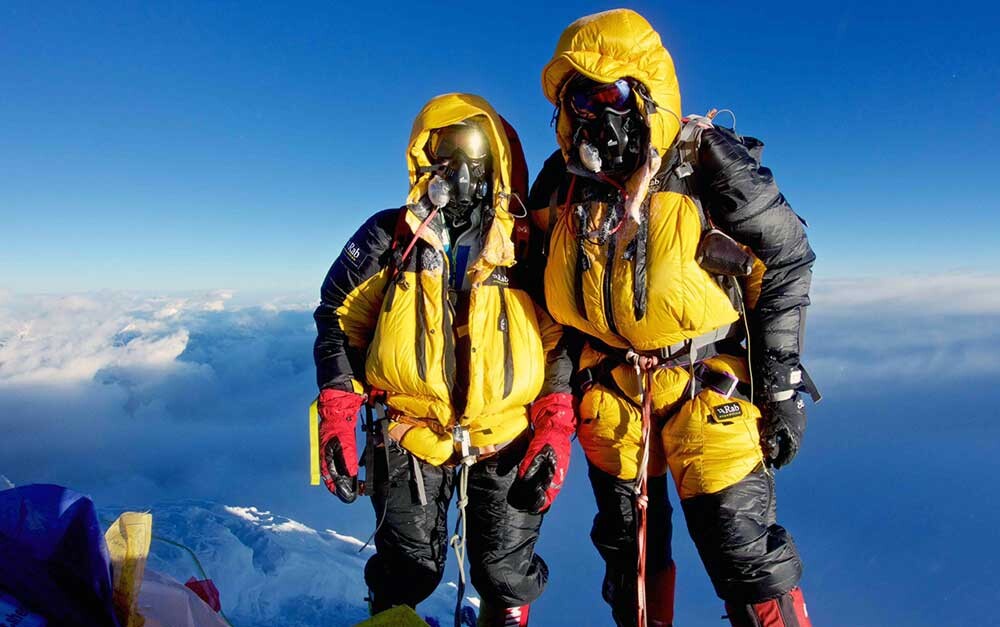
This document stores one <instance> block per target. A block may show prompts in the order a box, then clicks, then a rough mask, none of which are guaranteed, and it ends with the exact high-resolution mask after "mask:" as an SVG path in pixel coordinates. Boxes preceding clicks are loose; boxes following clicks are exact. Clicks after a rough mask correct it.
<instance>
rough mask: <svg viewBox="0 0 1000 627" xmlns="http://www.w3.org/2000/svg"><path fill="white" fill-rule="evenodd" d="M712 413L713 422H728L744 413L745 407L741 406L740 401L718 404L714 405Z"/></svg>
mask: <svg viewBox="0 0 1000 627" xmlns="http://www.w3.org/2000/svg"><path fill="white" fill-rule="evenodd" d="M712 414H713V415H712V416H711V418H712V422H721V423H723V424H728V423H729V422H731V421H733V420H734V419H736V418H739V417H740V416H742V415H743V408H742V407H740V404H739V403H726V404H725V405H716V406H715V407H713V408H712Z"/></svg>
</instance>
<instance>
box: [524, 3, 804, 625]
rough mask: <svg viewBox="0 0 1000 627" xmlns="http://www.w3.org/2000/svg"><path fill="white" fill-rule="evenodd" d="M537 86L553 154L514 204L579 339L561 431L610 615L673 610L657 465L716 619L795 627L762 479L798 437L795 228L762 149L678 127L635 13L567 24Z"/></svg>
mask: <svg viewBox="0 0 1000 627" xmlns="http://www.w3.org/2000/svg"><path fill="white" fill-rule="evenodd" d="M542 84H543V89H544V92H545V96H546V97H547V98H548V99H549V100H550V101H551V102H552V103H553V104H554V105H555V106H556V108H557V109H556V116H557V117H556V121H557V129H556V135H557V139H558V142H559V150H558V151H557V152H556V153H555V154H553V156H552V157H551V158H549V160H548V161H547V162H546V163H545V167H544V168H543V170H542V172H541V174H540V175H539V176H538V178H537V179H536V181H535V184H534V185H533V187H532V192H531V196H530V199H529V209H531V212H532V218H533V221H534V222H535V223H536V225H537V226H538V227H540V228H541V229H542V230H543V231H545V232H546V233H547V242H546V246H545V248H546V250H547V258H546V267H545V278H544V282H545V299H546V303H547V307H548V311H549V313H550V314H551V315H552V316H553V317H554V318H555V319H556V320H557V321H558V322H560V323H562V324H563V325H565V327H566V328H567V333H569V331H568V329H570V328H572V329H573V330H574V332H575V334H576V335H578V336H579V337H580V338H581V339H580V340H579V341H578V342H576V343H575V344H576V345H577V346H578V348H577V349H575V350H574V352H575V353H576V354H577V355H578V358H577V373H576V387H577V390H578V394H579V395H580V406H579V418H580V424H579V430H578V433H579V439H580V443H581V445H582V446H583V449H584V451H585V453H586V455H587V461H588V463H589V466H590V470H589V474H590V480H591V484H592V486H593V490H594V495H595V497H596V500H597V507H598V513H597V516H596V518H595V519H594V526H593V531H592V534H591V536H592V539H593V541H594V544H595V545H596V547H597V549H598V551H599V552H600V554H601V556H602V557H603V559H604V561H605V564H606V574H605V579H604V586H603V596H604V599H605V600H606V601H607V602H608V603H609V604H610V605H611V608H612V614H613V617H614V619H615V622H616V623H617V624H618V625H620V626H631V625H636V624H640V625H641V626H642V627H645V625H646V624H648V625H657V626H663V625H669V624H671V622H672V620H673V590H674V565H673V562H672V560H671V554H670V536H671V522H670V516H671V509H670V505H669V503H668V501H667V492H666V483H665V474H666V472H667V471H668V470H669V471H670V473H671V475H672V477H673V480H674V483H675V485H676V487H677V491H678V494H679V496H680V501H681V506H682V508H683V510H684V516H685V518H686V520H687V527H688V530H689V532H690V534H691V537H692V539H693V540H694V542H695V545H696V546H697V548H698V551H699V554H700V556H701V558H702V561H703V563H704V565H705V568H706V570H707V571H708V574H709V576H710V577H711V579H712V582H713V584H714V586H715V590H716V592H717V594H718V595H719V597H721V598H722V599H723V600H724V601H725V605H726V610H727V614H728V616H729V619H730V621H731V622H732V624H733V625H735V626H737V627H762V626H763V627H779V626H780V627H793V626H795V627H808V625H809V618H808V615H807V614H806V610H805V603H804V600H803V596H802V592H801V590H800V589H799V587H798V583H799V578H800V575H801V571H802V566H801V561H800V559H799V555H798V552H797V550H796V547H795V545H794V544H793V543H792V539H791V536H790V535H789V534H788V533H787V532H786V531H785V529H784V528H782V527H781V526H780V525H778V524H777V521H776V520H775V499H774V496H775V492H774V478H773V473H772V470H771V469H772V468H777V467H780V466H782V465H784V464H787V463H788V462H789V461H791V459H792V457H794V455H795V453H796V451H797V450H798V447H799V444H800V442H801V439H802V435H803V432H804V429H805V412H804V409H803V403H802V401H801V400H800V399H799V397H798V392H799V390H800V389H806V388H808V387H809V385H808V384H809V381H808V375H806V374H805V373H804V371H803V370H802V368H801V364H800V363H799V358H800V351H801V346H802V339H801V335H802V332H803V328H804V320H805V317H804V316H805V311H804V310H805V307H806V305H807V304H808V302H809V300H808V292H809V283H810V275H811V270H810V267H811V265H812V262H813V259H814V255H813V252H812V250H811V249H810V247H809V243H808V241H807V239H806V235H805V231H804V229H803V223H802V222H800V220H799V218H798V216H797V215H796V214H795V213H794V212H793V211H792V209H791V207H789V206H788V204H787V203H786V202H785V199H784V197H783V196H782V195H781V193H780V192H779V191H778V189H777V187H776V186H775V184H774V180H773V178H772V176H771V172H770V171H769V170H768V169H767V168H764V167H762V166H761V165H760V162H759V157H760V149H761V147H762V144H760V142H758V141H756V140H753V139H751V138H747V137H740V136H738V135H736V134H735V133H734V132H732V131H730V130H728V129H724V128H722V127H716V126H715V125H714V124H713V123H712V121H711V120H710V119H708V118H707V117H703V118H695V119H691V120H689V121H684V120H682V119H681V106H680V91H679V88H678V84H677V77H676V75H675V74H674V65H673V61H672V60H671V57H670V55H669V53H668V52H667V50H666V49H665V48H664V46H663V44H662V43H661V41H660V37H659V35H658V34H657V33H656V31H654V30H653V28H652V27H651V26H650V25H649V23H648V22H647V21H646V20H645V19H643V17H642V16H640V15H638V14H637V13H635V12H633V11H629V10H626V9H617V10H613V11H607V12H604V13H598V14H596V15H590V16H587V17H584V18H581V19H579V20H577V21H576V22H574V23H573V24H571V25H570V26H569V27H568V28H567V29H566V30H565V31H564V32H563V34H562V36H561V37H560V38H559V42H558V44H557V46H556V50H555V53H554V54H553V56H552V59H551V60H550V61H549V63H548V64H547V65H546V66H545V68H544V70H543V72H542ZM637 573H638V576H637Z"/></svg>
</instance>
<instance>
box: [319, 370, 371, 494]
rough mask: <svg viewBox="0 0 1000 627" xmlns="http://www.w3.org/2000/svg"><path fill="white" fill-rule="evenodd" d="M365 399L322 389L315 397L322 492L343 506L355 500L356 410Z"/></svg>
mask: <svg viewBox="0 0 1000 627" xmlns="http://www.w3.org/2000/svg"><path fill="white" fill-rule="evenodd" d="M364 401H365V397H363V396H361V395H360V394H355V393H354V392H344V391H341V390H333V389H330V388H325V389H323V390H321V391H320V393H319V403H318V406H319V467H320V469H321V470H322V473H323V483H325V484H326V489H327V490H329V491H330V492H332V493H333V494H336V495H337V497H338V498H339V499H340V500H341V501H343V502H345V503H353V502H354V499H356V498H357V497H358V441H357V421H356V420H355V418H357V415H358V409H360V408H361V404H362V403H363V402H364Z"/></svg>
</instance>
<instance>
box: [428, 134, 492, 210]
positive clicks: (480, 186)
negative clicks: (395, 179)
mask: <svg viewBox="0 0 1000 627" xmlns="http://www.w3.org/2000/svg"><path fill="white" fill-rule="evenodd" d="M427 153H428V156H429V157H430V159H431V162H432V163H433V164H434V175H433V176H432V177H431V180H430V183H428V185H427V199H428V200H429V201H430V203H431V204H432V205H434V206H435V207H437V208H438V209H439V210H440V211H441V213H442V214H443V215H444V217H445V219H446V220H447V222H448V224H449V225H450V226H452V227H458V226H462V225H463V224H467V223H468V222H469V221H470V215H471V213H472V212H473V211H478V210H479V209H480V208H481V207H482V206H483V205H484V204H485V203H487V202H488V201H489V197H490V188H491V186H492V164H491V160H490V150H489V141H488V140H487V139H486V134H485V133H484V132H483V131H482V129H480V128H479V126H477V125H475V124H472V123H462V124H455V125H452V126H447V127H445V128H442V129H437V130H435V131H434V132H433V133H432V134H431V139H430V141H429V142H428V147H427Z"/></svg>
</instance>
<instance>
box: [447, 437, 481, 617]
mask: <svg viewBox="0 0 1000 627" xmlns="http://www.w3.org/2000/svg"><path fill="white" fill-rule="evenodd" d="M474 459H475V458H473V457H465V458H463V459H462V465H461V467H460V468H459V470H458V501H457V502H456V503H455V505H456V507H457V508H458V520H456V521H455V533H454V535H452V536H451V541H450V544H451V547H452V548H453V549H454V550H455V559H456V560H457V561H458V595H457V596H458V598H457V599H456V600H455V627H462V599H464V598H465V526H466V525H465V507H466V505H468V504H469V467H470V466H471V465H472V462H473V461H474Z"/></svg>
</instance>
